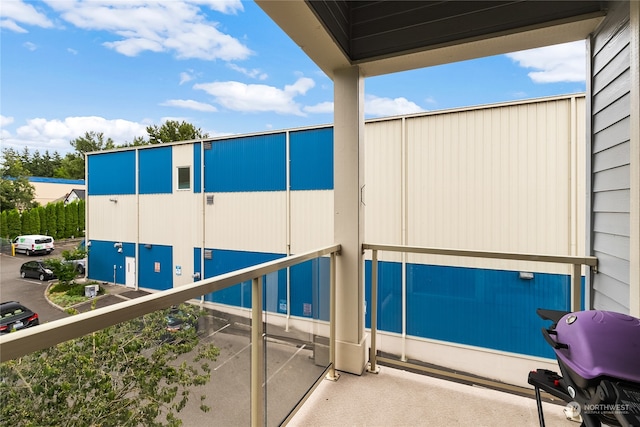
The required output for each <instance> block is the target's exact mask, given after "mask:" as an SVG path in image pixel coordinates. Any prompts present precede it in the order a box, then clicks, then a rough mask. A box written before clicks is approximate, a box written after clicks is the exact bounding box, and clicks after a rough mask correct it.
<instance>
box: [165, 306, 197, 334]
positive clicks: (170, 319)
mask: <svg viewBox="0 0 640 427" xmlns="http://www.w3.org/2000/svg"><path fill="white" fill-rule="evenodd" d="M165 320H166V322H167V332H177V331H180V330H183V329H190V328H195V330H196V331H197V330H198V318H197V316H196V315H195V314H194V313H193V312H192V310H187V309H182V308H180V307H176V306H173V307H171V308H170V309H169V311H168V313H167V315H166V316H165Z"/></svg>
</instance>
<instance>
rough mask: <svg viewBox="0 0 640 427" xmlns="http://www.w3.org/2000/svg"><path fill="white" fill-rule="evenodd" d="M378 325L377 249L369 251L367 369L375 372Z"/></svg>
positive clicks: (376, 371)
mask: <svg viewBox="0 0 640 427" xmlns="http://www.w3.org/2000/svg"><path fill="white" fill-rule="evenodd" d="M377 326H378V251H377V250H375V249H374V250H372V251H371V348H370V349H369V367H368V369H367V370H368V371H369V372H371V373H374V374H377V373H378V372H379V371H380V370H379V368H378V367H377V366H376V335H377V329H378V328H377Z"/></svg>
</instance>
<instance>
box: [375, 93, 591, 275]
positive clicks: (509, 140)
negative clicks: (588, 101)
mask: <svg viewBox="0 0 640 427" xmlns="http://www.w3.org/2000/svg"><path fill="white" fill-rule="evenodd" d="M585 114H586V113H585V99H584V96H582V95H579V96H569V97H560V98H554V99H546V100H533V101H530V102H521V103H514V104H504V105H496V106H489V107H478V108H472V109H465V110H454V111H450V112H445V113H442V112H439V113H434V114H423V115H418V116H414V117H404V118H399V119H388V120H380V121H376V122H373V123H367V125H366V129H367V134H366V148H365V156H366V161H365V167H366V187H365V196H364V198H365V205H366V217H365V236H366V239H367V242H369V243H381V242H384V243H388V244H404V245H409V246H426V247H438V248H455V249H469V250H482V251H497V252H517V253H537V254H557V255H581V254H584V253H585V246H584V238H580V237H581V236H584V232H583V230H584V224H585V215H584V209H580V207H582V206H584V204H585V200H584V192H585V180H584V176H585V173H586V172H585V166H584V161H585V154H584V147H585V133H584V129H585V127H584V117H585ZM382 256H383V259H384V260H389V261H391V260H398V255H397V254H382ZM408 260H409V261H412V262H427V263H435V264H446V265H451V264H452V263H453V264H455V265H459V266H464V267H480V266H482V267H483V268H487V267H494V268H504V266H505V263H504V261H499V260H486V259H453V258H451V257H448V258H442V257H438V256H429V257H427V256H414V255H411V256H409V257H408ZM510 268H514V269H518V268H522V269H531V268H537V269H540V268H542V269H543V271H545V272H554V273H564V274H568V272H569V270H568V267H566V266H558V265H552V264H549V265H541V264H535V265H533V266H532V265H531V264H530V263H524V262H520V263H515V262H514V263H511V265H510Z"/></svg>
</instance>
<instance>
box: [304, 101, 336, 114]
mask: <svg viewBox="0 0 640 427" xmlns="http://www.w3.org/2000/svg"><path fill="white" fill-rule="evenodd" d="M303 109H304V111H306V112H307V113H314V114H323V113H333V102H330V101H327V102H321V103H319V104H316V105H310V106H308V107H304V108H303Z"/></svg>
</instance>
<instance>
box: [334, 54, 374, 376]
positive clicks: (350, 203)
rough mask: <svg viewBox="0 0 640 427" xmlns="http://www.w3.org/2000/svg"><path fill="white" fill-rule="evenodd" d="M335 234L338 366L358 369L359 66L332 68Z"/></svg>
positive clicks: (362, 344) (361, 345) (362, 353)
mask: <svg viewBox="0 0 640 427" xmlns="http://www.w3.org/2000/svg"><path fill="white" fill-rule="evenodd" d="M333 85H334V89H333V90H334V95H333V97H334V112H333V114H334V133H333V144H334V148H333V150H334V152H333V159H334V160H333V168H334V172H333V173H334V180H333V182H334V209H335V210H334V237H335V242H336V243H340V244H341V245H342V250H341V253H340V256H339V257H338V260H337V265H336V282H337V283H336V304H337V307H336V320H337V325H336V326H337V328H336V329H337V330H336V368H337V369H338V370H341V371H345V372H350V373H353V374H357V375H360V374H362V372H363V371H364V368H365V365H366V363H367V359H366V347H367V346H366V336H365V330H364V269H363V264H362V259H363V256H362V242H363V236H364V215H363V213H364V211H363V205H362V200H361V197H362V194H363V191H364V151H363V149H364V79H363V78H362V76H361V75H360V69H359V67H357V66H356V67H350V68H346V69H342V70H337V71H335V73H334V79H333Z"/></svg>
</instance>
